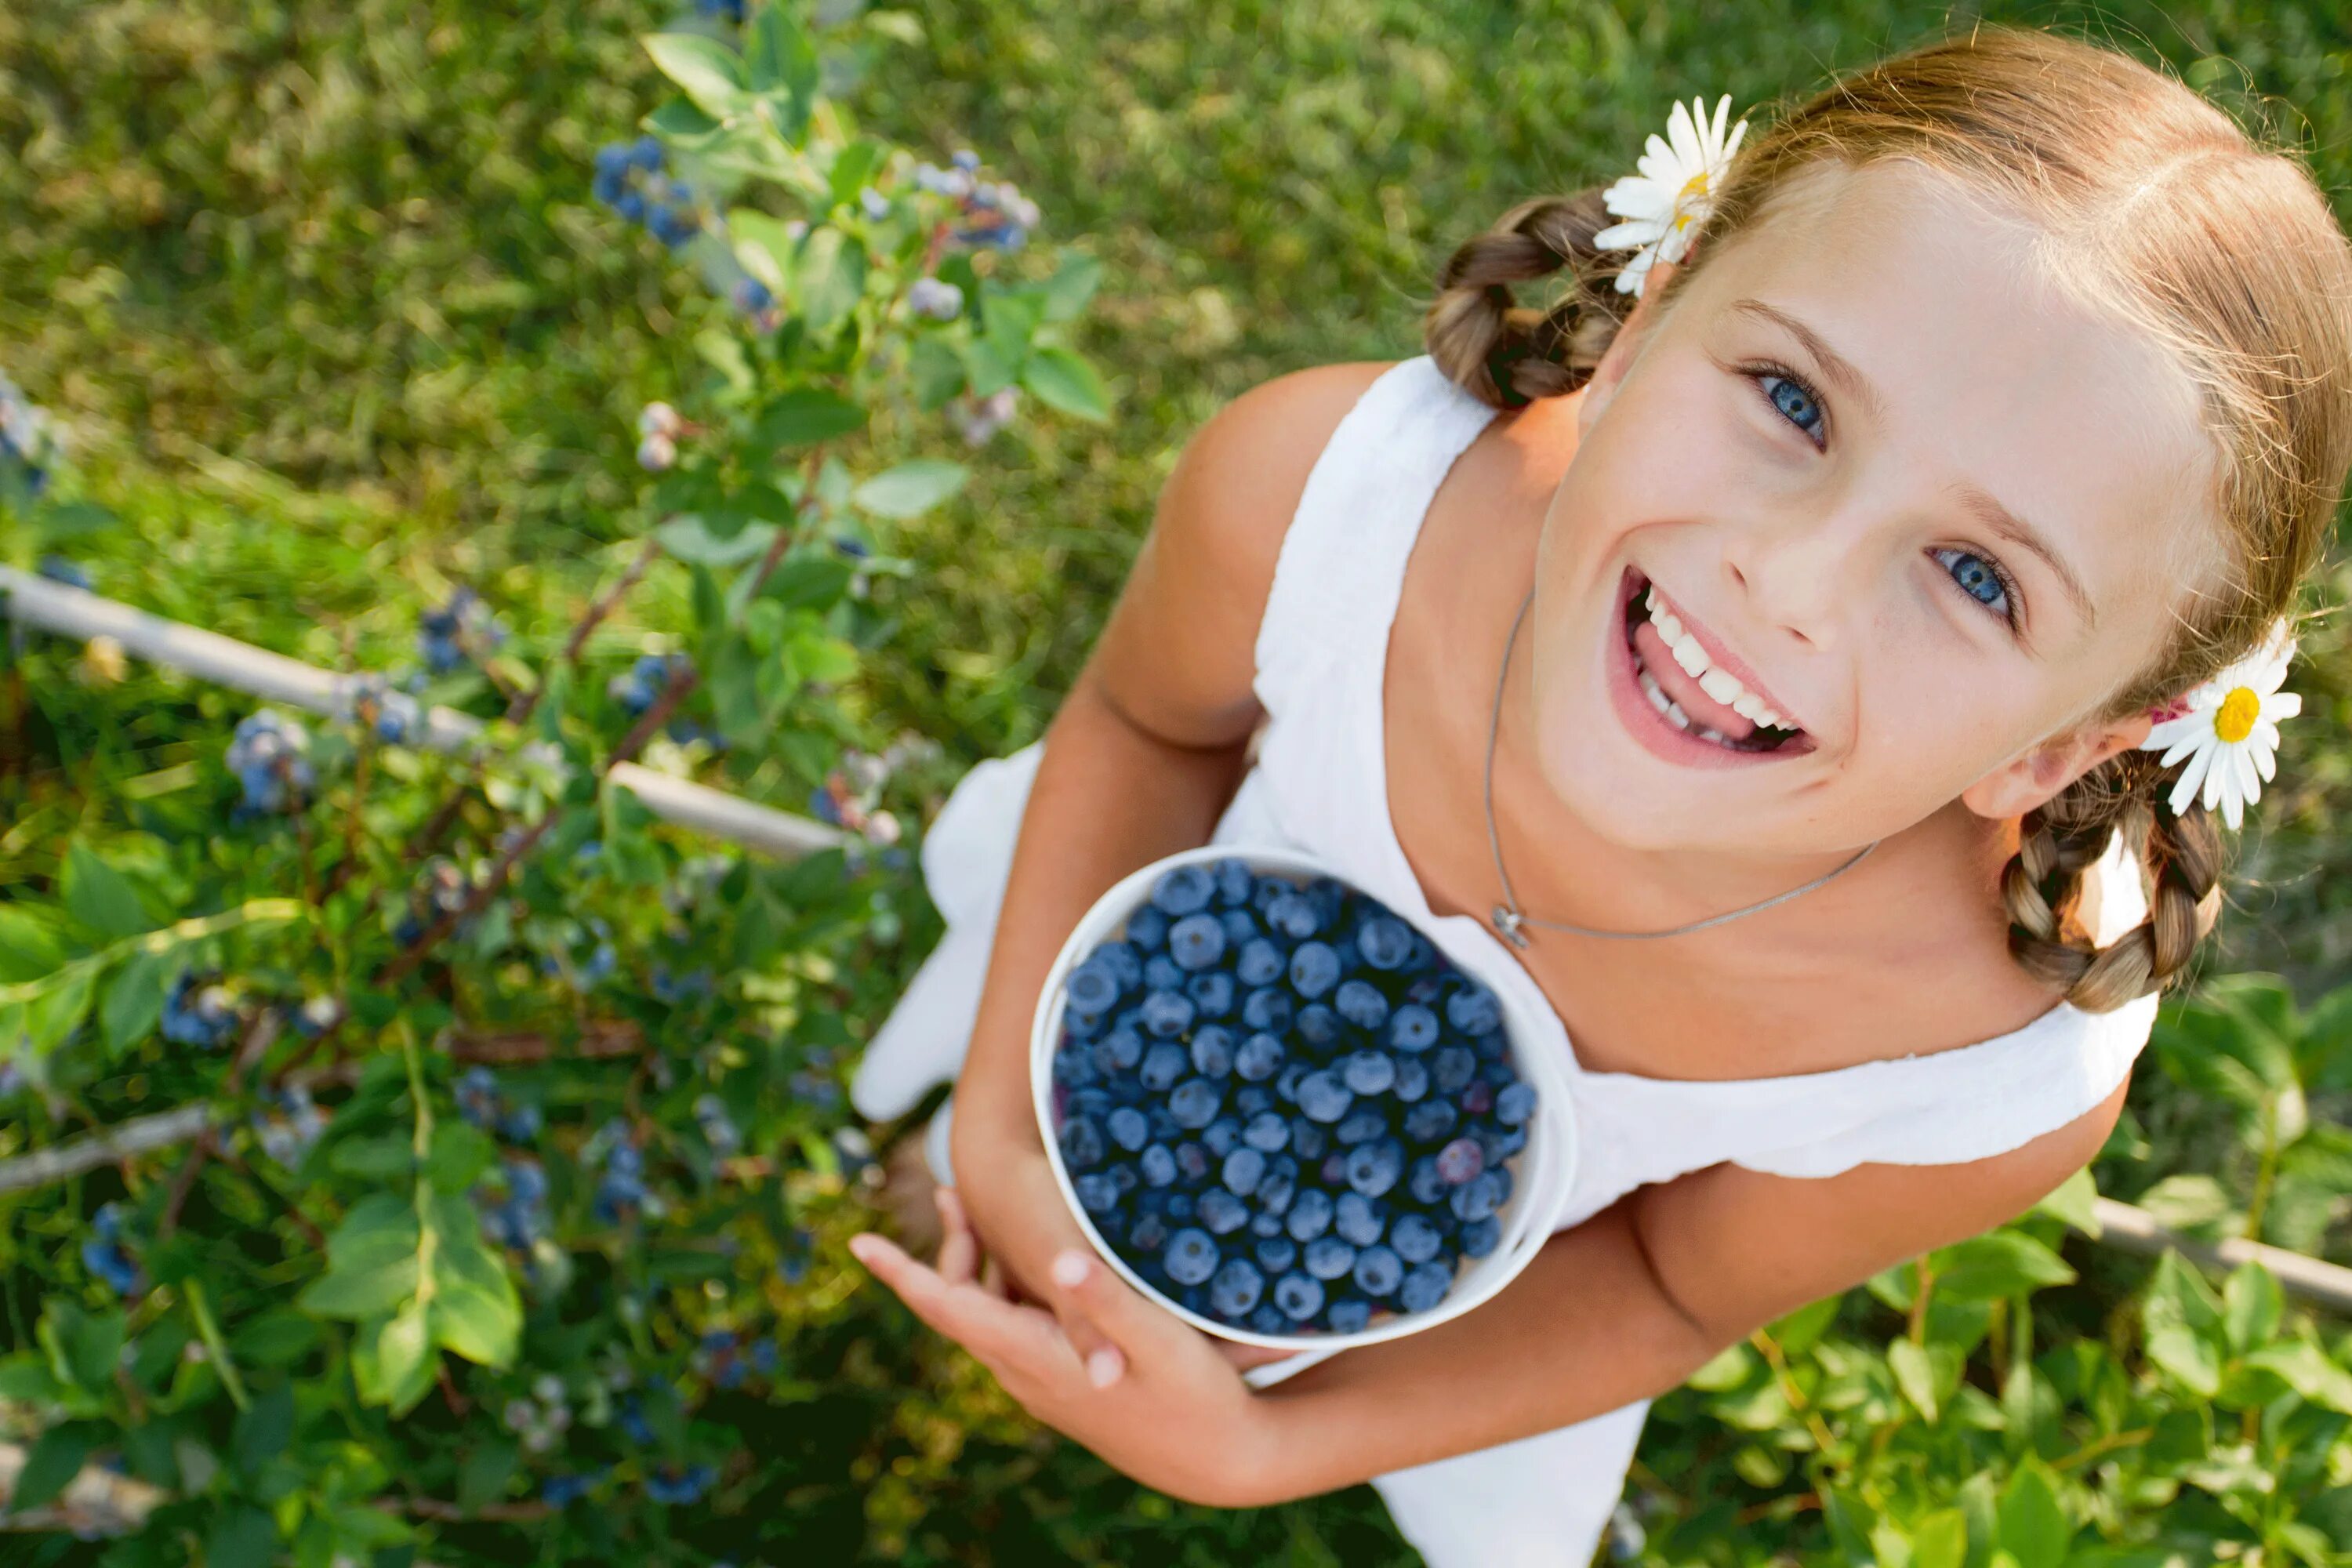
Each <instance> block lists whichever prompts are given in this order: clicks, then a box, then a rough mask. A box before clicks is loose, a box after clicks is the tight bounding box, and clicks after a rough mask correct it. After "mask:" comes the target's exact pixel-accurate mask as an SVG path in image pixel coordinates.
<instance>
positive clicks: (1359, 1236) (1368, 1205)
mask: <svg viewBox="0 0 2352 1568" xmlns="http://www.w3.org/2000/svg"><path fill="white" fill-rule="evenodd" d="M1388 1227H1389V1206H1388V1205H1386V1204H1383V1203H1379V1202H1376V1201H1374V1200H1373V1199H1371V1198H1370V1197H1367V1196H1365V1195H1364V1194H1362V1193H1354V1192H1349V1193H1341V1194H1339V1202H1338V1203H1337V1204H1334V1205H1332V1215H1331V1228H1332V1229H1333V1230H1336V1231H1338V1232H1339V1235H1340V1236H1341V1237H1344V1238H1346V1239H1347V1240H1349V1241H1351V1242H1353V1243H1355V1244H1356V1245H1357V1246H1358V1247H1370V1246H1371V1245H1372V1243H1374V1242H1376V1241H1378V1240H1380V1239H1381V1236H1382V1235H1383V1234H1384V1233H1385V1232H1386V1231H1387V1230H1388Z"/></svg>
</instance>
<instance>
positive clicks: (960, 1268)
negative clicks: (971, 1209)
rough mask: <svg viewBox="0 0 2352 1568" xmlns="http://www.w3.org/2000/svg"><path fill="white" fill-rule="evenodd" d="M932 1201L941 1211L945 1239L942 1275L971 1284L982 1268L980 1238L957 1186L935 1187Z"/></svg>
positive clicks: (942, 1244)
mask: <svg viewBox="0 0 2352 1568" xmlns="http://www.w3.org/2000/svg"><path fill="white" fill-rule="evenodd" d="M931 1201H932V1203H933V1204H934V1205H937V1207H938V1209H939V1211H940V1235H941V1237H943V1238H944V1239H942V1240H941V1241H940V1260H939V1264H938V1268H939V1275H940V1279H944V1280H946V1281H947V1282H948V1283H949V1284H950V1285H968V1284H970V1283H971V1281H972V1279H973V1278H974V1277H975V1275H976V1273H977V1271H978V1269H979V1267H980V1238H979V1237H975V1236H974V1235H972V1233H971V1225H970V1223H968V1222H967V1221H966V1219H965V1217H964V1212H963V1204H962V1203H961V1201H960V1200H959V1199H958V1198H957V1197H956V1194H955V1189H954V1188H952V1187H950V1186H949V1185H947V1184H945V1183H941V1184H940V1185H938V1186H936V1187H933V1188H932V1189H931Z"/></svg>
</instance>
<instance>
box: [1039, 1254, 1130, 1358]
mask: <svg viewBox="0 0 2352 1568" xmlns="http://www.w3.org/2000/svg"><path fill="white" fill-rule="evenodd" d="M1054 1282H1055V1284H1057V1285H1083V1284H1085V1283H1086V1282H1087V1255H1086V1254H1085V1253H1083V1252H1065V1253H1063V1254H1061V1255H1060V1256H1059V1257H1057V1258H1055V1259H1054ZM1112 1375H1114V1376H1116V1375H1118V1374H1117V1373H1113V1374H1112Z"/></svg>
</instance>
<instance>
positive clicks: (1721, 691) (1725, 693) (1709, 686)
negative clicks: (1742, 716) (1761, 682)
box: [1698, 668, 1748, 707]
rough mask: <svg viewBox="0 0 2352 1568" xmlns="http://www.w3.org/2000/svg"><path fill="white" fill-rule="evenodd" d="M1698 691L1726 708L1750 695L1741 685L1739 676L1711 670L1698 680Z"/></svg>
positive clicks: (1719, 670)
mask: <svg viewBox="0 0 2352 1568" xmlns="http://www.w3.org/2000/svg"><path fill="white" fill-rule="evenodd" d="M1698 689H1700V690H1701V691H1704V692H1706V694H1707V695H1708V696H1709V697H1712V698H1714V699H1715V700H1717V702H1720V703H1723V704H1724V705H1725V706H1726V707H1728V706H1730V704H1732V703H1733V702H1735V701H1737V700H1739V699H1740V698H1742V697H1745V696H1747V695H1748V688H1746V687H1744V686H1742V685H1740V684H1739V678H1738V676H1736V675H1733V674H1731V673H1729V672H1728V671H1726V670H1721V669H1713V668H1710V669H1707V670H1706V671H1704V672H1702V673H1701V674H1700V676H1699V678H1698Z"/></svg>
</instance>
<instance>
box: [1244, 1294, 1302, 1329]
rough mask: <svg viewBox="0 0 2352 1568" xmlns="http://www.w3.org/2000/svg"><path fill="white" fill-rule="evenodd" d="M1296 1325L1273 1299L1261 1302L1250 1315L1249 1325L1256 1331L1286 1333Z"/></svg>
mask: <svg viewBox="0 0 2352 1568" xmlns="http://www.w3.org/2000/svg"><path fill="white" fill-rule="evenodd" d="M1296 1326H1297V1325H1295V1324H1293V1323H1292V1322H1291V1321H1290V1319H1289V1318H1288V1317H1287V1316H1286V1315H1285V1314H1284V1312H1283V1310H1282V1309H1281V1308H1279V1307H1277V1306H1276V1305H1275V1304H1274V1303H1273V1302H1271V1301H1261V1302H1259V1303H1258V1306H1257V1310H1256V1311H1255V1312H1252V1313H1251V1314H1250V1315H1249V1323H1248V1327H1249V1329H1250V1330H1251V1331H1253V1332H1255V1333H1261V1334H1286V1333H1289V1332H1290V1331H1292V1329H1293V1328H1295V1327H1296Z"/></svg>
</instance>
